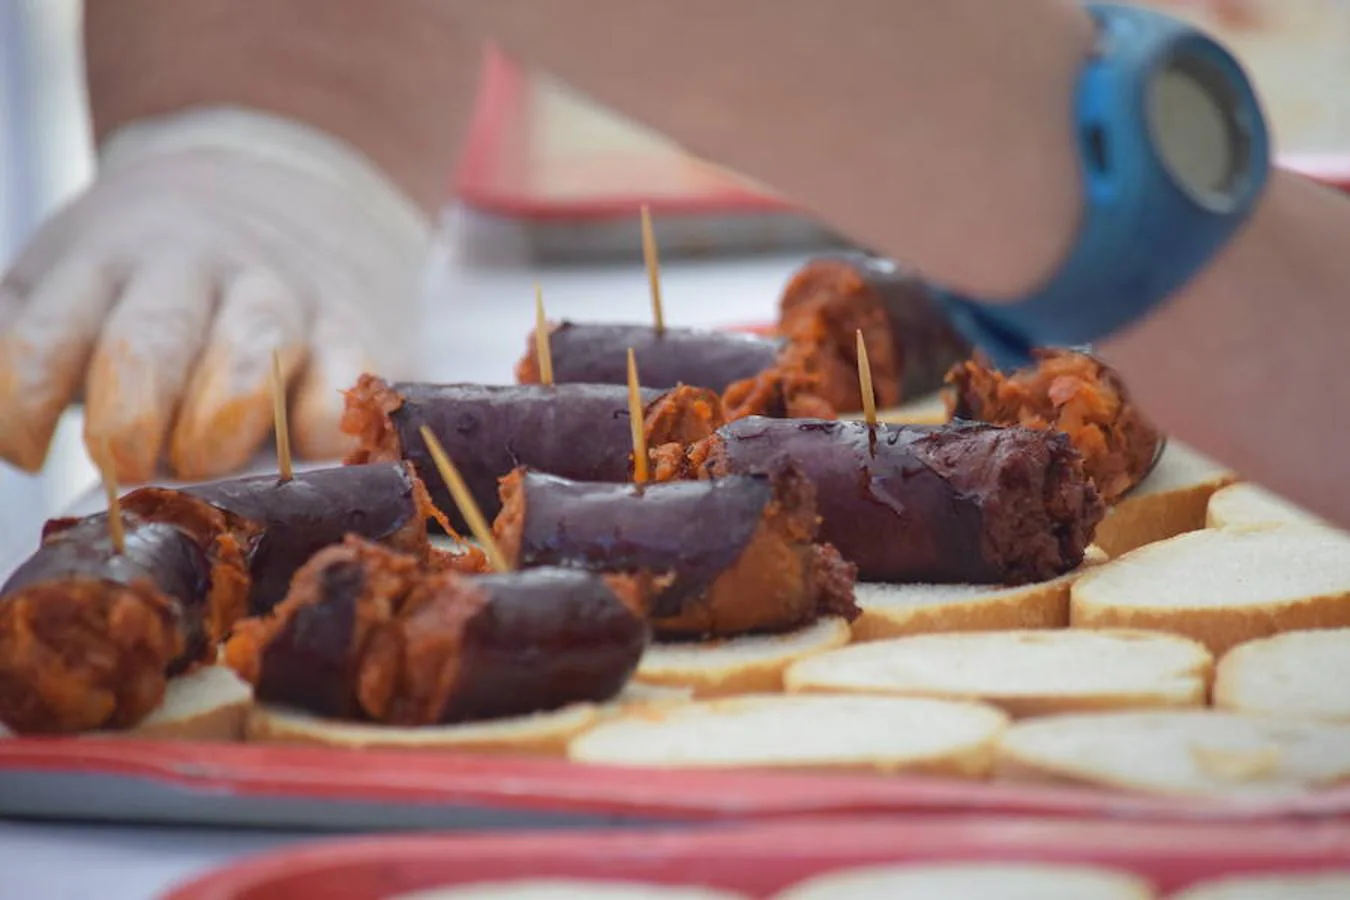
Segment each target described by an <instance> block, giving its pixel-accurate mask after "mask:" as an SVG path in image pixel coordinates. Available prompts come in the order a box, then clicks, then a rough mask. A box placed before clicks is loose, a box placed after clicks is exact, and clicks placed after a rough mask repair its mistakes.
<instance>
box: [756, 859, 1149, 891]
mask: <svg viewBox="0 0 1350 900" xmlns="http://www.w3.org/2000/svg"><path fill="white" fill-rule="evenodd" d="M1156 896H1157V895H1156V894H1155V893H1154V892H1153V888H1152V887H1151V886H1150V885H1149V883H1148V882H1147V881H1145V880H1143V879H1142V878H1140V877H1138V876H1137V875H1133V874H1130V873H1128V872H1120V871H1116V870H1113V869H1107V868H1102V867H1098V866H1084V865H1070V864H1057V863H1033V862H1026V863H1019V862H974V861H966V862H948V863H909V864H899V865H879V866H860V867H857V868H852V869H844V870H842V871H837V872H830V873H828V874H825V875H818V876H816V877H815V878H811V879H808V880H807V881H803V882H801V883H800V884H797V885H795V886H793V887H790V888H788V889H787V890H785V891H783V892H781V893H779V894H777V895H775V897H774V900H863V898H880V897H885V898H886V900H958V898H970V900H1152V898H1154V897H1156Z"/></svg>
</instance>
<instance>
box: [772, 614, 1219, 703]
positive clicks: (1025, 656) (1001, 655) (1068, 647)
mask: <svg viewBox="0 0 1350 900" xmlns="http://www.w3.org/2000/svg"><path fill="white" fill-rule="evenodd" d="M1213 665H1214V658H1213V657H1212V656H1210V654H1209V651H1208V650H1206V649H1205V648H1204V647H1203V646H1201V645H1200V644H1197V643H1196V642H1194V641H1191V640H1188V639H1186V638H1182V637H1177V636H1176V635H1170V634H1162V633H1159V632H1150V631H1078V630H1070V629H1064V630H1058V631H990V632H984V633H969V634H925V635H917V636H915V637H907V638H897V639H895V640H889V641H874V642H872V643H868V644H854V645H853V646H851V647H843V648H841V649H839V650H831V651H830V652H828V653H821V654H819V655H817V656H813V657H811V658H810V659H805V660H802V661H801V662H798V663H794V664H793V665H792V667H791V668H790V669H788V671H787V675H786V676H785V678H784V681H785V682H786V684H787V689H788V690H789V691H793V692H799V691H811V692H824V693H860V694H889V695H894V696H913V697H938V698H943V699H951V700H982V701H984V702H986V703H992V704H993V705H995V706H998V707H1000V708H1001V709H1003V710H1004V711H1005V712H1007V713H1008V714H1009V715H1011V716H1014V717H1021V716H1039V715H1047V714H1049V713H1057V712H1073V711H1079V710H1093V709H1124V708H1129V707H1158V706H1170V707H1176V706H1203V705H1204V703H1205V697H1206V694H1207V690H1208V687H1209V676H1210V673H1211V671H1212V670H1213Z"/></svg>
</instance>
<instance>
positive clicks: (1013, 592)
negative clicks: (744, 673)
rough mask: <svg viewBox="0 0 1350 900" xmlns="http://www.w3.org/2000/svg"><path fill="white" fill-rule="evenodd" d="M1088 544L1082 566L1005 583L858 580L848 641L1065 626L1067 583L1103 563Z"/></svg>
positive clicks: (1102, 555)
mask: <svg viewBox="0 0 1350 900" xmlns="http://www.w3.org/2000/svg"><path fill="white" fill-rule="evenodd" d="M1106 558H1107V557H1106V554H1105V553H1104V552H1102V550H1101V548H1099V547H1096V546H1090V547H1088V548H1087V552H1086V554H1085V555H1084V557H1083V565H1082V566H1080V567H1078V568H1077V569H1075V570H1074V571H1072V572H1069V573H1068V574H1065V575H1061V576H1060V577H1058V578H1053V579H1051V580H1050V581H1041V582H1038V583H1036V584H1022V585H1018V586H1016V587H1005V586H1003V585H998V584H886V583H882V582H858V584H856V585H855V586H854V588H853V595H854V597H855V598H856V600H857V603H858V607H859V609H861V610H862V615H860V616H858V618H856V619H854V620H853V640H855V641H876V640H881V639H883V638H893V637H903V636H905V635H911V634H929V633H932V632H937V631H1003V630H1008V629H1013V628H1063V627H1065V626H1066V625H1068V624H1069V587H1070V586H1071V585H1072V584H1073V582H1074V579H1076V578H1077V577H1078V576H1079V575H1081V574H1082V573H1083V572H1085V571H1086V570H1087V568H1088V567H1089V566H1094V565H1099V564H1101V563H1103V562H1105V561H1106Z"/></svg>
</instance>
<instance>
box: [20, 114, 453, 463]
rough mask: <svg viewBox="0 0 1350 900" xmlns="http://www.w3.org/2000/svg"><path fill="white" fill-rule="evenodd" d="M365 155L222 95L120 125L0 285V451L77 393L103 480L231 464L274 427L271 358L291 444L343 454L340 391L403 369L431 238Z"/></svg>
mask: <svg viewBox="0 0 1350 900" xmlns="http://www.w3.org/2000/svg"><path fill="white" fill-rule="evenodd" d="M430 234H431V232H430V228H429V225H428V222H427V221H426V219H425V217H424V216H423V215H422V214H421V213H420V211H418V210H417V209H416V208H415V207H414V206H413V205H412V204H411V203H410V202H409V201H408V200H407V199H406V198H405V197H404V196H403V195H402V194H401V193H400V192H399V191H398V190H397V189H396V188H395V187H394V186H393V185H392V184H391V183H390V182H389V181H388V180H387V178H386V177H385V176H384V175H383V174H382V173H381V172H379V171H378V170H377V169H376V168H375V167H374V166H373V165H372V164H371V163H369V162H368V161H366V160H365V158H364V157H362V156H361V155H359V154H358V153H357V152H356V151H355V150H354V149H353V148H351V147H350V146H348V145H346V144H345V143H343V142H341V141H338V140H337V139H335V138H332V137H330V136H327V135H324V134H321V133H319V132H317V131H314V130H313V129H310V128H308V127H306V126H303V125H300V124H298V123H295V122H291V121H287V120H282V119H278V118H275V117H270V116H265V115H262V114H259V113H255V112H249V111H244V110H234V109H219V110H201V111H194V112H189V113H184V114H180V115H177V116H172V117H167V118H163V119H157V120H153V121H145V122H140V123H136V124H133V125H131V126H128V127H127V128H125V129H123V130H122V131H120V132H118V133H117V134H115V135H114V136H113V137H112V139H111V140H110V141H108V143H107V144H106V146H105V148H104V151H103V153H102V158H101V161H100V167H99V173H98V177H97V179H96V180H95V182H94V183H93V185H92V186H91V187H90V188H89V189H88V190H87V191H85V192H84V194H83V195H81V196H80V197H78V198H77V199H76V200H75V201H74V202H72V203H71V204H70V205H69V206H68V207H66V208H65V209H64V210H62V211H61V212H60V213H58V214H57V215H56V216H55V217H54V218H52V219H51V220H50V221H49V222H47V223H46V224H45V225H44V226H43V227H42V228H41V229H40V230H39V231H38V233H37V235H36V236H35V237H34V239H33V240H32V241H31V242H30V243H29V245H28V246H27V247H26V248H25V249H24V250H23V251H22V252H21V253H20V254H19V256H18V258H17V259H16V261H15V262H14V264H13V266H12V267H11V269H10V271H9V272H8V274H6V276H5V277H4V279H3V281H0V456H3V457H4V458H5V459H7V460H9V461H10V462H13V463H15V464H16V465H19V466H21V467H23V468H25V469H29V470H34V469H37V468H39V467H40V466H41V465H42V462H43V459H44V457H45V455H46V452H47V446H48V444H49V442H50V440H51V436H52V431H53V429H54V428H55V425H56V422H57V418H58V416H59V415H60V413H61V411H62V410H63V409H64V408H65V406H66V405H67V404H69V403H70V402H71V401H72V400H74V399H76V398H77V396H78V395H79V394H80V393H81V391H82V392H83V395H84V400H85V440H86V442H87V444H88V446H89V448H90V450H91V452H93V453H95V454H98V453H100V452H101V450H102V447H103V446H105V442H106V446H107V448H108V452H109V456H110V458H111V460H112V462H113V463H114V464H115V467H116V471H117V474H118V477H119V478H120V479H121V480H123V481H124V482H136V481H145V480H147V479H149V478H150V477H151V476H152V475H153V474H154V472H155V471H156V467H157V464H158V462H159V461H160V459H161V458H162V457H163V456H164V455H165V453H164V452H165V451H166V450H167V457H168V460H169V463H170V465H171V467H172V469H173V471H174V473H175V474H177V475H178V476H180V477H183V478H204V477H211V476H215V475H219V474H223V473H226V472H229V471H231V470H234V469H237V468H240V467H242V466H243V465H244V464H246V463H247V462H248V461H249V459H250V457H251V456H252V455H253V454H254V453H255V452H256V451H257V450H258V448H259V445H260V444H261V443H262V442H263V441H264V440H265V439H266V438H267V436H268V434H269V433H270V431H271V426H272V412H271V410H272V379H271V372H272V362H271V356H272V351H273V349H274V348H280V349H281V350H282V353H283V356H282V358H283V361H284V363H283V368H284V370H285V373H286V378H287V380H288V386H289V388H290V389H289V396H290V400H291V403H290V410H291V412H290V425H291V433H292V444H293V446H294V447H295V449H296V451H297V453H299V454H300V455H301V456H304V457H309V458H329V457H333V456H337V455H340V454H341V453H342V452H343V450H344V448H345V441H344V440H343V438H342V436H341V434H340V433H339V431H338V427H337V422H338V418H339V415H340V413H341V406H342V397H341V390H342V389H343V388H345V387H347V386H349V385H351V384H352V383H353V382H354V381H355V380H356V377H357V376H358V375H359V374H360V373H361V372H362V371H364V370H367V369H369V370H373V371H378V372H380V373H382V374H385V375H387V376H389V377H394V378H398V377H406V376H408V375H409V374H410V372H409V367H410V366H412V365H413V364H414V360H413V359H412V358H411V357H412V353H411V352H410V350H409V348H410V347H411V346H412V344H411V341H410V340H409V336H410V334H411V333H412V331H411V329H412V328H413V327H415V323H414V322H413V321H412V319H413V316H414V311H415V303H414V301H415V300H416V293H417V291H418V288H419V285H420V283H421V277H422V274H423V266H424V264H425V260H426V256H427V252H428V249H429V246H430Z"/></svg>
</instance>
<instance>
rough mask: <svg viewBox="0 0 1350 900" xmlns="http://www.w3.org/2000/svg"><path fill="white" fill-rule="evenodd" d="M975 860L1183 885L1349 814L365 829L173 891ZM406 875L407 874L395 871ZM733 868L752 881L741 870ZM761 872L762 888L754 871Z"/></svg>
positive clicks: (1296, 853) (728, 873)
mask: <svg viewBox="0 0 1350 900" xmlns="http://www.w3.org/2000/svg"><path fill="white" fill-rule="evenodd" d="M976 859H994V860H1005V861H1006V860H1027V861H1032V860H1034V861H1041V862H1061V863H1095V864H1099V865H1105V866H1109V867H1113V868H1118V869H1123V870H1126V871H1133V872H1136V873H1137V874H1140V875H1143V876H1144V877H1145V878H1146V879H1148V880H1149V881H1151V882H1153V883H1154V885H1155V886H1156V887H1158V888H1159V889H1165V890H1174V889H1176V888H1179V887H1183V886H1185V885H1186V884H1188V883H1190V882H1193V881H1195V880H1199V879H1201V878H1208V877H1214V876H1216V875H1222V874H1232V873H1234V872H1267V871H1280V870H1296V869H1305V870H1309V869H1324V868H1329V867H1337V868H1348V869H1350V826H1345V825H1338V826H1327V825H1321V826H1306V827H1302V828H1298V829H1291V828H1289V827H1288V826H1273V825H1257V826H1253V825H1246V826H1243V825H1204V826H1195V825H1186V826H1181V825H1167V824H1145V823H1100V822H1097V823H1079V822H1074V823H1068V822H1064V821H1062V820H1035V819H1015V820H1014V819H986V820H979V821H976V820H971V819H942V818H926V819H895V818H890V819H876V818H851V819H818V818H809V817H806V818H801V819H795V820H790V821H782V822H775V823H768V824H763V823H760V824H748V825H732V826H724V827H719V828H715V829H694V830H669V831H656V832H652V831H642V832H613V831H608V832H592V831H573V832H567V833H565V834H559V833H557V832H517V833H514V834H511V835H506V836H502V835H435V834H430V835H417V836H411V837H383V838H363V839H355V840H343V841H340V842H334V841H328V842H322V843H316V844H313V845H309V846H301V847H294V848H289V849H283V850H279V851H273V852H269V853H266V854H262V855H259V856H256V857H253V858H250V859H247V860H245V861H243V862H242V863H237V864H234V865H231V866H228V867H226V868H223V869H220V870H217V871H215V872H211V873H208V874H206V875H204V876H201V877H199V878H198V879H196V880H194V881H192V882H190V883H188V884H185V885H182V886H180V887H179V888H177V889H175V890H174V891H172V892H171V893H170V894H169V900H254V898H258V900H261V898H263V897H268V898H270V897H282V896H302V895H306V896H307V895H314V896H318V895H319V894H317V893H315V889H316V888H317V887H318V886H319V884H320V883H321V882H323V880H324V879H325V878H326V879H327V880H328V884H327V885H326V886H327V887H328V888H329V889H328V890H326V891H324V892H323V895H324V896H329V897H333V896H334V895H333V894H332V893H331V883H332V881H334V880H336V879H338V878H340V883H341V886H342V888H343V889H344V890H345V892H344V893H343V894H342V897H343V898H344V900H345V898H350V900H362V898H367V897H373V896H384V895H385V894H384V892H385V891H394V890H398V891H406V890H416V889H419V888H426V887H431V886H433V885H446V884H455V883H459V884H465V883H472V882H474V881H481V880H485V879H495V878H509V877H538V876H555V877H556V876H567V875H571V876H572V877H582V878H597V877H609V878H612V879H616V880H617V879H624V878H628V879H641V878H642V877H643V876H644V875H645V876H646V878H647V879H651V880H656V881H666V882H668V883H679V882H681V881H685V882H699V883H704V884H712V885H716V886H722V887H727V888H736V889H740V890H750V891H751V892H752V893H762V892H763V891H766V890H767V891H771V890H775V889H781V888H782V887H784V886H786V885H787V884H789V883H792V882H795V881H797V880H800V879H801V878H803V877H808V876H809V875H811V874H816V873H818V872H821V871H825V870H826V869H833V868H842V867H845V866H852V865H865V864H868V863H875V862H885V861H909V862H925V861H938V860H967V861H968V860H976ZM733 872H734V873H735V879H733V877H732V873H733ZM395 880H398V881H400V882H406V883H391V882H392V881H395ZM644 880H645V879H644ZM733 880H736V881H739V882H740V883H729V882H731V881H733ZM752 880H753V881H755V882H756V883H757V885H758V886H757V887H750V886H749V885H748V884H747V882H749V881H752ZM374 891H379V892H380V893H378V894H376V893H373V892H374ZM334 900H338V898H336V897H334Z"/></svg>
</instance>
